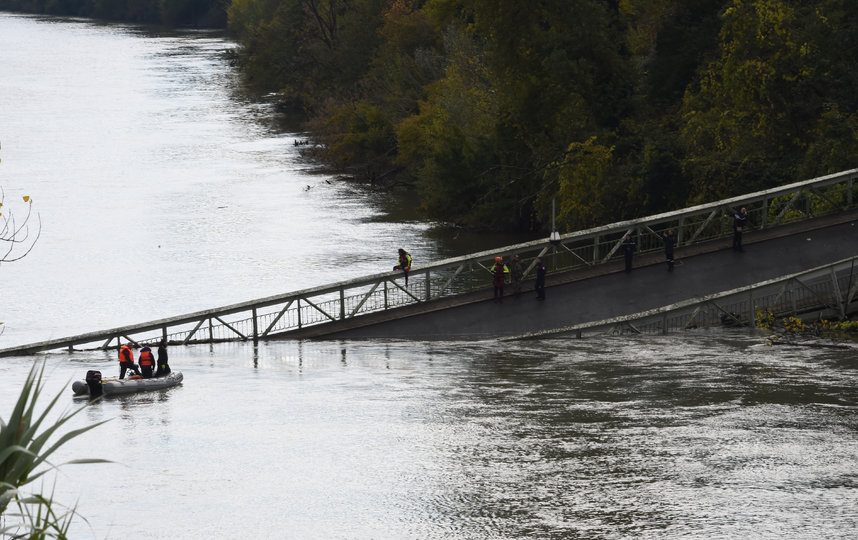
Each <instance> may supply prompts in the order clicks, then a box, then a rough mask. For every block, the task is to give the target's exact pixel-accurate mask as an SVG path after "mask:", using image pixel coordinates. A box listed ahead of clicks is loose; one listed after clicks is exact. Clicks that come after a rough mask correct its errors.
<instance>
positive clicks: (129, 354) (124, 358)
mask: <svg viewBox="0 0 858 540" xmlns="http://www.w3.org/2000/svg"><path fill="white" fill-rule="evenodd" d="M129 369H130V370H131V371H133V372H134V374H135V375H140V371H139V370H138V369H137V364H135V363H134V352H133V351H132V350H131V344H130V343H127V344H125V345H123V346H121V347H119V378H120V379H124V378H125V372H126V371H127V370H129Z"/></svg>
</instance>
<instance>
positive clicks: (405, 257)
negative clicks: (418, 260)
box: [393, 248, 412, 287]
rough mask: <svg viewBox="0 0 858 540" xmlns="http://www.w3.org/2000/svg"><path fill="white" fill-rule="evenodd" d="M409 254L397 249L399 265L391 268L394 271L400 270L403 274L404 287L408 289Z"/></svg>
mask: <svg viewBox="0 0 858 540" xmlns="http://www.w3.org/2000/svg"><path fill="white" fill-rule="evenodd" d="M411 260H412V259H411V254H410V253H408V252H407V251H405V250H404V249H402V248H399V264H397V265H396V266H394V267H393V269H394V270H402V273H403V274H405V286H406V287H408V272H410V271H411Z"/></svg>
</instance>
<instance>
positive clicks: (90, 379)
mask: <svg viewBox="0 0 858 540" xmlns="http://www.w3.org/2000/svg"><path fill="white" fill-rule="evenodd" d="M86 385H87V386H89V397H94V398H96V397H99V396H100V395H101V394H102V392H101V372H100V371H95V370H89V371H87V372H86Z"/></svg>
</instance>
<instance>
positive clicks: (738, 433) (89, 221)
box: [0, 14, 858, 540]
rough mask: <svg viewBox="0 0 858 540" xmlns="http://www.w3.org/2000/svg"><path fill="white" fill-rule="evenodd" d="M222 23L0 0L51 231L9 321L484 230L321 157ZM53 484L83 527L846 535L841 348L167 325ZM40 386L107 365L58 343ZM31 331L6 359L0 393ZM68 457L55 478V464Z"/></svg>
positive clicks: (313, 280) (12, 377) (22, 130)
mask: <svg viewBox="0 0 858 540" xmlns="http://www.w3.org/2000/svg"><path fill="white" fill-rule="evenodd" d="M232 46H233V45H232V44H231V43H230V42H229V41H228V40H226V39H224V38H223V37H220V36H218V35H216V34H212V33H210V32H177V33H163V32H156V31H152V30H150V29H144V28H139V27H133V26H125V25H115V24H99V23H93V22H88V21H69V20H58V19H50V18H40V17H25V16H19V15H9V14H0V47H2V49H0V50H3V51H4V54H3V55H0V74H2V77H0V143H2V149H0V158H2V160H3V161H2V163H0V186H2V187H3V188H4V191H5V193H6V202H7V207H12V208H13V209H15V210H16V213H18V215H20V211H21V209H20V208H21V207H19V206H17V205H18V204H19V203H17V202H15V201H18V200H20V197H21V196H23V195H30V196H32V197H33V200H34V208H35V209H36V210H38V212H39V215H40V218H41V237H40V238H39V240H38V242H37V243H36V246H35V248H34V250H33V251H32V252H31V253H30V254H29V255H28V256H27V257H25V258H24V259H22V260H21V261H18V262H14V263H8V264H6V263H4V264H2V265H0V278H2V279H0V320H2V321H3V322H4V323H5V324H4V325H3V327H2V328H4V331H3V334H2V335H0V346H7V345H13V344H18V343H24V342H30V341H39V340H43V339H50V338H57V337H62V336H65V335H69V334H73V333H76V332H84V331H92V330H96V329H102V328H110V327H115V326H119V325H121V324H129V323H134V322H141V321H145V320H150V319H154V318H159V317H164V316H171V315H177V314H179V313H183V312H188V311H196V310H199V309H206V308H211V307H214V306H219V305H225V304H229V303H233V302H239V301H244V300H249V299H252V298H256V297H261V296H267V295H271V294H277V293H282V292H285V291H290V290H295V289H299V288H304V287H310V286H316V285H320V284H324V283H327V282H330V281H336V280H340V279H345V278H347V277H353V276H357V275H362V274H366V273H376V272H378V271H379V269H382V268H387V267H390V266H392V264H393V263H394V259H395V253H396V248H397V247H400V246H404V247H406V248H409V251H411V252H412V254H413V255H415V259H416V261H417V262H419V261H421V260H436V259H438V258H441V257H446V256H449V255H453V254H458V253H462V252H464V250H466V249H470V248H471V247H473V246H474V245H481V246H487V245H499V244H500V243H501V241H502V240H503V239H502V238H500V237H487V236H483V237H479V238H478V239H474V238H470V239H468V240H466V241H462V240H461V239H453V238H451V237H449V236H446V235H445V234H444V233H438V232H437V227H435V224H432V223H426V222H422V221H419V220H417V219H415V218H413V217H412V216H410V215H407V214H408V213H407V212H406V215H407V217H408V219H402V218H401V217H398V216H397V215H390V214H388V213H387V212H386V210H387V209H386V208H385V207H384V206H383V205H382V204H381V202H380V201H378V200H377V199H376V198H375V197H373V196H372V195H371V194H368V193H367V192H366V191H365V190H364V189H363V188H361V187H360V186H356V185H353V184H349V183H347V182H341V181H337V180H336V179H334V178H332V177H330V176H325V175H321V174H318V173H315V172H313V170H312V169H313V167H312V165H311V164H308V163H306V162H305V161H304V160H303V159H302V158H301V156H300V155H299V154H298V152H297V151H296V150H297V148H298V147H296V146H295V145H294V141H295V140H299V139H302V138H304V135H303V134H301V133H296V132H294V131H289V130H288V129H284V128H283V127H282V126H281V125H280V123H279V122H277V121H276V120H274V119H275V118H276V115H275V114H274V111H273V109H272V106H271V104H270V103H268V102H267V101H266V100H265V98H264V97H259V96H253V95H252V94H249V93H247V92H245V91H244V90H243V89H242V87H241V83H240V79H239V77H238V75H237V73H236V72H235V70H234V68H233V67H232V66H230V65H229V63H228V62H227V61H226V60H224V57H223V55H222V51H224V50H225V49H228V48H230V47H232ZM170 353H171V364H172V366H173V368H174V369H176V370H180V371H182V372H183V373H184V375H185V382H184V384H183V385H182V386H181V387H176V388H173V389H169V390H166V391H162V392H158V393H152V394H148V395H137V396H130V397H126V398H119V399H107V400H104V401H102V402H99V403H96V404H94V405H91V406H89V407H86V408H85V409H83V410H82V411H81V414H79V415H78V416H76V417H75V419H74V420H73V421H72V422H71V425H70V426H69V427H70V428H73V427H79V426H83V425H87V424H90V423H95V422H101V421H103V420H106V421H107V423H105V424H104V425H102V426H99V427H98V428H96V429H95V430H93V431H92V432H89V433H87V434H85V435H83V436H81V437H80V438H78V439H75V440H73V441H72V442H71V443H70V444H69V445H68V446H67V447H65V448H63V450H62V451H61V452H60V453H59V455H57V456H56V458H55V459H54V462H55V463H61V462H64V461H67V460H70V459H75V458H105V459H110V460H112V461H113V463H111V464H95V465H66V466H63V467H61V468H60V472H59V473H58V474H56V476H55V477H51V476H49V480H48V483H47V485H46V489H47V490H50V489H51V488H54V487H55V489H56V498H57V499H58V500H60V501H63V502H66V503H69V504H74V503H75V502H76V503H77V511H78V512H79V513H80V514H81V516H83V517H85V518H86V521H84V520H82V519H81V520H77V521H76V522H75V524H74V526H73V529H72V532H73V534H72V536H71V537H72V538H123V539H125V538H171V539H173V538H178V539H184V538H188V539H191V538H200V537H211V538H294V539H307V538H321V539H329V538H342V539H371V538H377V539H381V538H384V539H387V538H391V539H399V538H402V539H418V538H419V539H423V538H451V539H479V540H483V539H486V540H487V539H507V538H508V539H514V538H515V539H518V538H541V539H561V538H563V539H565V538H677V539H679V538H737V539H738V538H781V537H783V536H790V537H792V538H808V539H810V538H814V539H815V538H854V537H855V536H856V535H858V480H856V476H855V473H854V471H855V470H856V466H858V441H857V440H856V438H857V437H856V431H857V430H858V416H856V405H858V390H856V388H858V385H856V383H858V362H856V354H855V349H854V348H845V349H820V348H814V347H772V346H768V345H765V344H764V343H763V342H762V340H761V339H760V338H759V337H758V336H755V335H753V334H752V333H748V332H743V331H736V330H732V331H728V330H710V331H705V330H695V331H690V332H688V333H685V334H679V335H671V336H660V337H653V336H638V337H634V336H631V337H630V336H611V335H605V336H600V337H597V338H592V339H587V340H580V341H579V340H572V339H555V340H541V341H526V342H519V343H499V342H495V341H491V340H489V341H479V342H465V343H461V342H446V341H433V342H408V341H372V340H369V341H318V342H315V341H305V342H277V343H262V344H259V345H258V346H254V345H253V344H249V343H235V344H220V345H215V346H202V345H201V346H193V347H187V348H181V347H175V348H171V351H170ZM38 360H44V361H45V362H46V379H45V393H46V395H47V396H51V397H52V396H55V395H60V402H59V403H60V408H61V409H67V410H77V409H78V408H80V407H82V406H83V405H84V403H83V402H82V401H81V400H80V399H73V398H72V396H71V391H70V389H69V383H70V381H72V380H74V379H79V378H82V377H83V375H84V374H85V373H86V371H87V370H88V369H99V370H101V371H102V372H103V373H105V374H106V375H110V374H114V373H115V372H116V370H117V366H116V361H115V359H114V356H113V353H101V352H92V351H89V352H77V353H74V354H70V355H69V354H63V353H50V354H46V355H41V356H39V357H38ZM32 364H33V358H29V357H13V358H4V359H3V360H2V362H0V417H2V418H8V414H9V411H10V410H11V404H12V403H13V401H14V399H15V397H16V395H17V391H18V389H19V388H20V385H21V383H22V381H23V380H24V378H25V376H26V374H27V372H28V370H29V369H30V366H31V365H32ZM54 478H55V484H54Z"/></svg>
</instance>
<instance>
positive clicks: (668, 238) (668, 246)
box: [661, 229, 676, 272]
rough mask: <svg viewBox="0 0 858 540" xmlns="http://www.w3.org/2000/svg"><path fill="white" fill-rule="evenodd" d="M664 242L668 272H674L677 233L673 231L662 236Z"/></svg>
mask: <svg viewBox="0 0 858 540" xmlns="http://www.w3.org/2000/svg"><path fill="white" fill-rule="evenodd" d="M661 239H662V240H664V258H665V259H667V271H668V272H673V247H674V246H675V245H676V233H675V232H674V231H673V229H670V230H669V231H667V233H666V234H663V235H661Z"/></svg>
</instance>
